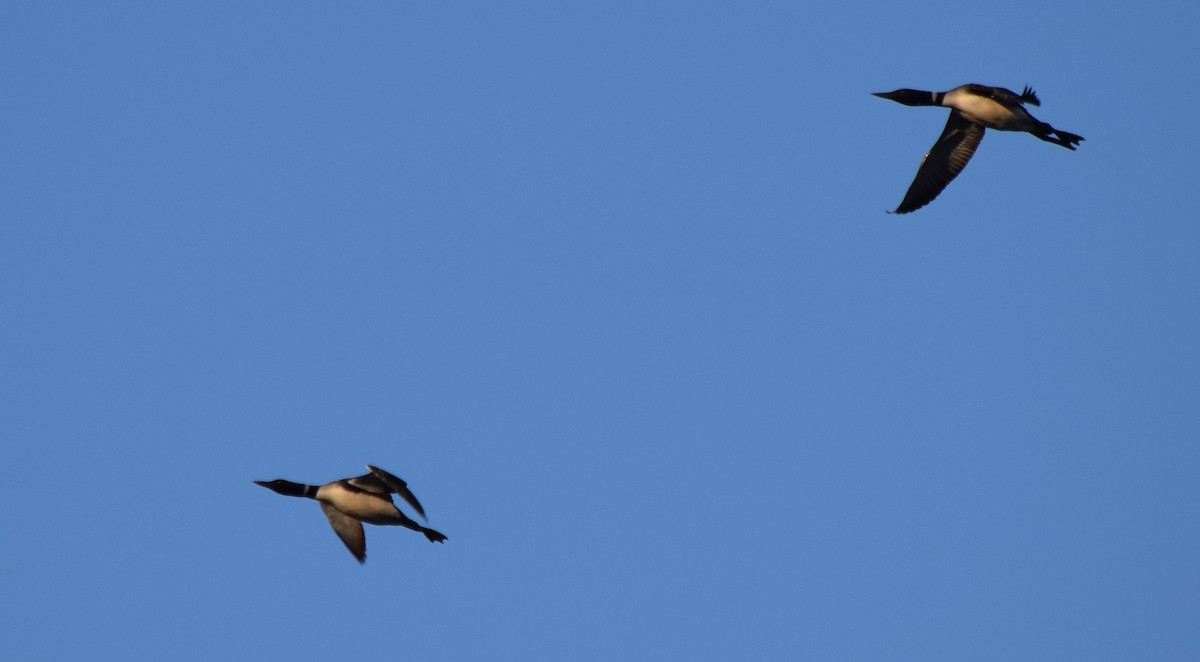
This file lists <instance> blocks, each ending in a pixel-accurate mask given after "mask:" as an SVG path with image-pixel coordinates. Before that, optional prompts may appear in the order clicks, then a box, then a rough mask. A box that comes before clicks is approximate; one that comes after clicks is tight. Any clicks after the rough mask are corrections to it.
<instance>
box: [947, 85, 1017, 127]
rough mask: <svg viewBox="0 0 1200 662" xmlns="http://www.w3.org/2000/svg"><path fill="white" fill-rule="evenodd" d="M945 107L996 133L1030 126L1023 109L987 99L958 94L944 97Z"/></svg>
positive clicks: (954, 93)
mask: <svg viewBox="0 0 1200 662" xmlns="http://www.w3.org/2000/svg"><path fill="white" fill-rule="evenodd" d="M944 103H945V105H947V106H950V107H951V108H954V109H955V110H957V111H958V112H960V113H962V115H963V117H965V118H967V119H969V120H971V121H972V122H974V123H976V124H979V125H981V126H984V127H986V128H989V129H996V130H998V131H1026V130H1028V128H1029V126H1030V123H1031V122H1030V118H1029V113H1027V112H1025V109H1024V108H1019V107H1018V108H1016V109H1010V108H1008V107H1006V106H1004V105H1002V104H999V103H996V102H995V101H992V100H991V99H989V98H987V97H981V96H977V95H974V94H966V93H960V92H951V93H950V94H947V95H946V99H945V101H944Z"/></svg>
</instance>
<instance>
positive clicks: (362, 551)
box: [320, 501, 367, 563]
mask: <svg viewBox="0 0 1200 662" xmlns="http://www.w3.org/2000/svg"><path fill="white" fill-rule="evenodd" d="M320 503H321V510H323V511H325V517H327V518H329V525H330V526H332V527H333V532H334V533H336V534H337V535H338V537H339V538H341V539H342V542H343V543H345V544H346V549H348V550H350V553H351V554H353V555H354V558H356V559H358V562H359V563H366V562H367V537H366V535H364V534H363V527H362V522H360V521H358V520H356V519H354V518H353V517H351V516H349V515H347V514H346V513H343V512H342V511H340V510H338V509H337V508H334V507H333V506H331V505H329V504H327V503H325V502H324V501H322V502H320Z"/></svg>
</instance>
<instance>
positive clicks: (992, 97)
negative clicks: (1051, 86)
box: [872, 83, 1083, 214]
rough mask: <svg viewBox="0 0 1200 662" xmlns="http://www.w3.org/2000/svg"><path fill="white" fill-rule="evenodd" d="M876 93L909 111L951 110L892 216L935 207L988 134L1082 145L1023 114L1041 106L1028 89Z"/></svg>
mask: <svg viewBox="0 0 1200 662" xmlns="http://www.w3.org/2000/svg"><path fill="white" fill-rule="evenodd" d="M872 94H874V95H875V96H877V97H883V98H884V99H891V100H892V101H895V102H897V103H902V104H904V105H906V106H943V107H945V108H949V109H950V119H948V120H946V128H945V129H943V130H942V135H941V136H940V137H939V138H938V139H937V142H936V143H934V144H933V147H932V148H931V149H930V150H929V152H928V153H927V154H925V158H924V159H923V160H922V161H921V167H920V168H919V169H918V170H917V177H916V179H914V180H913V183H912V185H911V186H909V187H908V193H905V194H904V200H903V201H901V202H900V206H899V207H896V210H895V211H894V212H892V213H894V214H907V213H908V212H910V211H916V210H918V209H920V208H921V207H924V206H925V205H927V204H929V203H930V202H933V199H934V198H936V197H938V194H940V193H941V192H942V190H943V189H945V188H946V185H947V184H949V183H950V182H952V181H954V178H955V177H957V176H958V173H960V172H962V169H963V168H965V167H966V166H967V161H970V160H971V155H973V154H974V153H975V149H976V148H977V147H979V141H981V140H983V130H984V129H996V130H997V131H1025V132H1028V133H1032V134H1033V135H1034V136H1035V137H1037V138H1040V139H1041V140H1045V141H1046V142H1051V143H1054V144H1056V145H1062V146H1063V147H1066V148H1067V149H1069V150H1072V151H1074V150H1075V147H1076V146H1077V145H1078V144H1079V143H1080V142H1082V141H1083V136H1077V135H1075V134H1073V133H1067V132H1066V131H1059V130H1058V129H1055V128H1054V127H1052V126H1050V125H1049V124H1046V123H1045V122H1042V121H1040V120H1038V119H1037V118H1036V117H1034V116H1033V115H1030V114H1029V111H1027V110H1025V104H1027V103H1028V104H1032V105H1034V106H1040V105H1041V101H1039V100H1038V96H1037V93H1036V92H1034V91H1033V90H1032V89H1031V88H1030V87H1029V86H1026V87H1025V89H1024V90H1023V91H1022V92H1021V93H1020V94H1017V93H1015V92H1012V91H1011V90H1006V89H1004V88H1003V87H989V86H987V85H976V84H974V83H968V84H967V85H960V86H959V87H956V88H954V89H953V90H950V91H949V92H925V91H922V90H909V89H900V90H896V91H895V92H873V93H872Z"/></svg>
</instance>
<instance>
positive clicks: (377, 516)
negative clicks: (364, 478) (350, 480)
mask: <svg viewBox="0 0 1200 662" xmlns="http://www.w3.org/2000/svg"><path fill="white" fill-rule="evenodd" d="M317 498H318V499H320V500H321V501H324V502H325V503H327V504H329V505H331V506H333V507H334V508H337V509H338V510H340V511H342V512H343V513H346V514H347V515H349V516H351V517H353V518H355V519H358V520H362V521H363V522H366V523H368V524H383V523H387V522H394V521H395V520H396V519H397V518H398V517H399V516H400V511H399V510H397V509H396V506H395V504H393V503H392V500H391V499H390V498H388V497H384V496H379V495H375V494H368V493H365V492H360V491H358V490H352V489H346V488H345V487H344V486H342V485H340V484H337V483H334V484H332V485H324V486H322V487H321V489H320V491H318V492H317Z"/></svg>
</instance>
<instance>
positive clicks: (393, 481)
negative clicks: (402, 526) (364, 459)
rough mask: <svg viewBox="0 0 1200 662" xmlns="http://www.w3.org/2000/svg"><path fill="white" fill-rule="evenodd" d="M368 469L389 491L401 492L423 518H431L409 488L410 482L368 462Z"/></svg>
mask: <svg viewBox="0 0 1200 662" xmlns="http://www.w3.org/2000/svg"><path fill="white" fill-rule="evenodd" d="M367 469H369V470H370V471H371V473H372V474H374V477H375V478H376V479H378V480H379V481H381V482H382V483H383V484H384V485H386V486H387V487H386V489H387V490H388V492H394V493H396V494H399V495H400V498H401V499H404V501H405V502H407V503H408V505H410V506H412V508H413V510H415V511H417V514H419V515H420V516H421V519H423V520H428V519H429V518H427V517H425V509H424V508H422V507H421V502H420V501H417V496H416V495H415V494H413V493H412V490H410V489H408V483H406V482H404V481H402V480H400V479H399V478H397V477H395V476H393V475H392V474H390V473H388V472H386V471H384V470H383V469H380V468H379V467H373V466H371V465H369V464H368V465H367Z"/></svg>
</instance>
